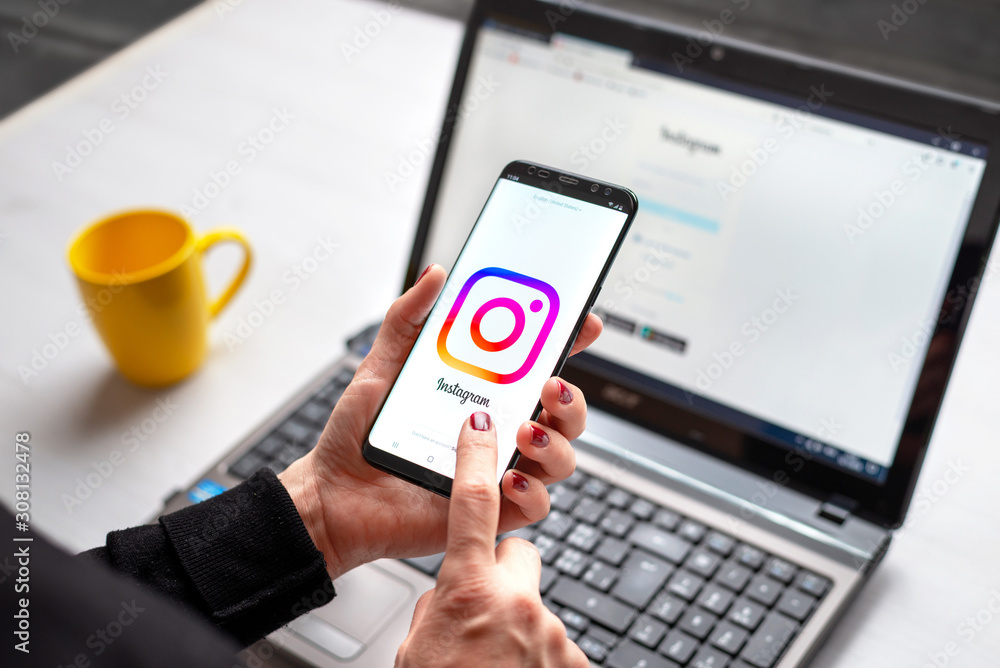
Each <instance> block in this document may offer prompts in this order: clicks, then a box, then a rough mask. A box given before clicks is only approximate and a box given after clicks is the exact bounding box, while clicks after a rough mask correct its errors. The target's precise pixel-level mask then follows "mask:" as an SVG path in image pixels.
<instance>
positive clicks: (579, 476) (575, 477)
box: [563, 469, 590, 489]
mask: <svg viewBox="0 0 1000 668" xmlns="http://www.w3.org/2000/svg"><path fill="white" fill-rule="evenodd" d="M589 479H590V478H589V477H588V476H587V474H586V473H584V472H583V471H581V470H580V469H576V470H575V471H573V473H571V474H570V476H569V477H568V478H566V479H565V480H563V484H564V485H569V486H570V487H572V488H573V489H580V485H582V484H583V483H585V482H587V480H589Z"/></svg>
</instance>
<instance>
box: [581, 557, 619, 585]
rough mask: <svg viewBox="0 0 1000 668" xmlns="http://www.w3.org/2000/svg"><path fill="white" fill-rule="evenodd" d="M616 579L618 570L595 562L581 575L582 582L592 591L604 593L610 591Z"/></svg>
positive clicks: (600, 562) (601, 562)
mask: <svg viewBox="0 0 1000 668" xmlns="http://www.w3.org/2000/svg"><path fill="white" fill-rule="evenodd" d="M617 579H618V569H617V568H615V567H613V566H608V565H607V564H606V563H604V562H603V561H595V562H594V563H592V564H591V565H590V568H588V569H587V572H586V573H584V574H583V581H584V582H586V583H587V584H589V585H590V586H591V587H593V588H594V589H600V590H601V591H604V592H606V591H607V590H609V589H611V585H613V584H614V583H615V580H617Z"/></svg>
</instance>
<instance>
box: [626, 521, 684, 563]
mask: <svg viewBox="0 0 1000 668" xmlns="http://www.w3.org/2000/svg"><path fill="white" fill-rule="evenodd" d="M628 541H629V542H630V543H632V544H633V545H637V546H638V547H641V548H643V549H644V550H647V551H648V552H652V553H653V554H655V555H657V556H660V557H663V558H664V559H666V560H667V561H670V562H672V563H675V564H679V563H681V562H682V561H684V557H686V556H687V554H688V552H690V550H691V544H690V543H689V542H687V541H686V540H684V539H682V538H678V537H677V536H675V535H674V534H671V533H667V532H666V531H663V530H662V529H658V528H656V527H655V526H653V525H652V524H648V523H646V522H640V523H638V524H636V525H635V528H634V529H632V533H630V534H629V536H628Z"/></svg>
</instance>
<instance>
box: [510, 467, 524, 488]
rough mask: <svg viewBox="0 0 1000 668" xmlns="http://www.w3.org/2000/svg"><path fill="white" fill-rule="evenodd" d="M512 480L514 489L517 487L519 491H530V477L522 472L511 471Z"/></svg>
mask: <svg viewBox="0 0 1000 668" xmlns="http://www.w3.org/2000/svg"><path fill="white" fill-rule="evenodd" d="M510 482H511V484H512V485H513V486H514V489H516V490H517V491H519V492H527V491H528V479H527V478H525V477H524V476H523V475H521V474H520V473H518V472H517V471H511V472H510Z"/></svg>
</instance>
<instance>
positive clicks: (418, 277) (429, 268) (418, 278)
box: [413, 262, 434, 285]
mask: <svg viewBox="0 0 1000 668" xmlns="http://www.w3.org/2000/svg"><path fill="white" fill-rule="evenodd" d="M433 266H434V263H433V262H431V263H430V264H429V265H427V268H426V269H424V273H422V274H420V275H419V276H417V280H416V281H414V283H413V284H414V285H416V284H417V283H419V282H420V279H421V278H423V277H424V276H426V275H427V272H428V271H430V270H431V267H433Z"/></svg>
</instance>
